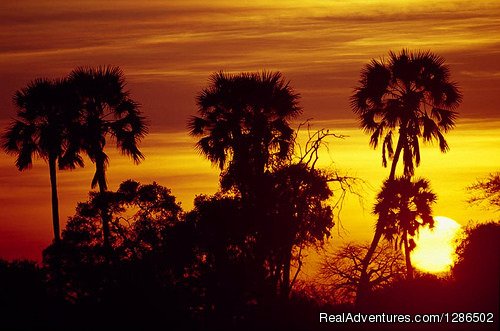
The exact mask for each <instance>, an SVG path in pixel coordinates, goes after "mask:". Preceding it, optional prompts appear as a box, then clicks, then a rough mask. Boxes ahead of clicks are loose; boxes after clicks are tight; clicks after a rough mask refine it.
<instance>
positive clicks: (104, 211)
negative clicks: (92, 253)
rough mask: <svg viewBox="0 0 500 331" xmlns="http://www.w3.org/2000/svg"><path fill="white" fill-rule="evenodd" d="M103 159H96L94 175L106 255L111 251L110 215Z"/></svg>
mask: <svg viewBox="0 0 500 331" xmlns="http://www.w3.org/2000/svg"><path fill="white" fill-rule="evenodd" d="M105 171H106V170H105V159H104V158H102V157H99V158H97V159H96V175H97V183H98V185H99V192H100V194H101V206H100V209H101V219H102V239H103V245H104V251H105V252H106V255H108V253H109V252H110V251H111V244H110V239H109V238H110V230H109V222H110V215H109V210H108V207H107V201H106V196H105V193H106V191H107V184H106V177H105Z"/></svg>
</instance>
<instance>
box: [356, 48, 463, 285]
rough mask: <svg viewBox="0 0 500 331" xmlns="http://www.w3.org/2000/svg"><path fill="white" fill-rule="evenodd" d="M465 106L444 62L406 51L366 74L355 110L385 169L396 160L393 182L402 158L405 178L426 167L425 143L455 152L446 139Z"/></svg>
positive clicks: (377, 233) (373, 65)
mask: <svg viewBox="0 0 500 331" xmlns="http://www.w3.org/2000/svg"><path fill="white" fill-rule="evenodd" d="M461 100H462V95H461V93H460V91H459V90H458V87H457V84H456V83H454V82H452V81H450V73H449V68H448V67H447V66H446V65H445V64H444V59H443V58H442V57H440V56H438V55H436V54H433V53H431V52H415V53H413V52H409V51H408V50H404V49H403V50H402V51H401V52H400V53H399V54H396V53H394V52H392V51H391V52H389V58H388V59H387V60H385V59H382V60H372V61H371V63H369V64H367V65H366V66H365V67H364V68H363V70H362V72H361V79H360V81H359V86H358V87H356V88H355V90H354V94H353V95H352V96H351V107H352V110H353V111H354V113H355V114H357V115H358V117H359V120H360V124H361V127H362V128H363V129H364V130H365V131H366V132H368V133H371V137H370V145H371V146H372V147H374V148H376V147H377V146H378V145H379V144H380V143H382V165H383V166H384V167H385V166H387V159H388V158H389V159H392V164H391V171H390V174H389V180H390V181H391V180H394V178H395V176H396V167H397V164H398V161H399V158H400V156H401V153H402V158H403V174H404V175H405V176H412V175H413V174H414V169H415V166H418V165H419V164H420V145H419V139H420V138H421V139H423V141H424V142H432V141H433V140H437V141H438V143H439V148H440V150H441V151H442V152H446V151H447V150H448V149H449V147H448V144H447V142H446V140H445V138H444V135H443V133H445V132H447V131H448V130H450V129H452V128H453V127H454V125H455V120H456V118H457V113H456V112H455V109H456V108H457V107H458V105H459V104H460V102H461ZM396 136H397V144H396V148H395V149H394V146H393V137H396ZM381 237H382V229H380V228H376V229H375V234H374V237H373V240H372V244H371V246H370V250H368V252H367V255H366V258H365V260H364V263H363V272H362V279H361V282H360V289H359V291H360V292H364V291H366V288H363V287H365V286H366V284H367V275H366V269H367V267H368V263H369V261H370V259H371V255H373V253H374V251H375V248H376V246H377V245H378V242H379V241H380V239H381ZM361 294H362V295H363V293H361Z"/></svg>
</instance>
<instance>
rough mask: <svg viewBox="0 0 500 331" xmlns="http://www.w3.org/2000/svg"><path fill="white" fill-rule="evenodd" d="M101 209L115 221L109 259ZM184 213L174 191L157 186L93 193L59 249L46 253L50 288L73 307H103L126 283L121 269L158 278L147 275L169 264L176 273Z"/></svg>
mask: <svg viewBox="0 0 500 331" xmlns="http://www.w3.org/2000/svg"><path fill="white" fill-rule="evenodd" d="M103 204H105V205H106V210H108V211H109V213H110V216H111V217H110V238H109V239H110V241H109V243H110V245H111V247H112V248H113V250H112V254H111V255H110V256H109V255H108V253H109V252H108V251H107V250H106V247H105V245H104V239H103V237H102V222H101V208H102V206H103ZM181 213H182V209H181V207H180V206H179V204H178V203H177V202H176V201H175V197H174V196H172V195H171V193H170V190H169V189H167V188H165V187H163V186H160V185H158V184H156V183H153V184H147V185H141V184H140V183H138V182H136V181H132V180H128V181H125V182H123V183H122V184H121V185H120V188H119V189H118V190H117V191H116V192H111V191H106V192H104V193H101V192H91V193H90V194H89V200H88V201H87V202H83V203H79V204H78V206H77V208H76V214H75V215H74V216H72V217H70V218H69V220H68V223H67V225H66V229H65V230H64V231H63V233H62V239H61V244H60V245H59V246H58V247H54V246H49V247H48V248H47V249H46V250H45V251H44V264H45V267H46V268H47V270H48V272H49V282H50V283H51V286H53V287H55V288H56V289H57V290H58V291H59V293H61V295H62V296H64V298H65V299H66V300H68V301H70V302H82V301H85V300H96V301H99V300H102V299H103V298H104V296H106V295H108V294H109V291H110V290H111V289H113V286H115V285H116V284H117V282H118V281H123V280H124V278H123V277H124V276H123V275H120V274H119V273H121V272H123V269H127V268H129V267H130V268H134V267H139V266H142V267H143V268H144V269H143V270H142V272H143V273H146V272H151V273H152V274H155V272H158V273H160V271H158V270H154V271H151V270H149V269H148V270H146V269H147V268H153V269H154V268H158V269H161V268H162V267H165V268H167V267H166V266H167V265H168V264H169V262H170V265H171V266H172V267H171V268H173V266H174V263H172V260H173V259H174V255H175V254H180V253H181V250H177V252H174V251H171V250H170V248H171V247H170V245H171V244H170V241H173V239H175V238H174V236H173V235H172V233H173V229H174V228H175V226H176V225H177V224H178V223H179V222H180V216H181ZM179 239H181V238H179ZM184 239H185V238H182V240H184ZM109 261H111V262H112V263H111V264H108V262H109ZM59 268H60V269H61V270H59ZM180 269H182V268H180ZM162 275H163V276H165V270H162ZM164 281H165V282H166V281H167V279H164Z"/></svg>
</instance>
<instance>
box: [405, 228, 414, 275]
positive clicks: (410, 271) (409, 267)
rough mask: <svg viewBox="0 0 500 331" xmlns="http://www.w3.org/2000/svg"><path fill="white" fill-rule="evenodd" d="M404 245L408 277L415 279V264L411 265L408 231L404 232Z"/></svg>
mask: <svg viewBox="0 0 500 331" xmlns="http://www.w3.org/2000/svg"><path fill="white" fill-rule="evenodd" d="M403 245H404V246H405V261H406V279H407V280H412V279H413V266H412V265H411V257H410V246H409V244H408V233H407V232H406V231H404V233H403Z"/></svg>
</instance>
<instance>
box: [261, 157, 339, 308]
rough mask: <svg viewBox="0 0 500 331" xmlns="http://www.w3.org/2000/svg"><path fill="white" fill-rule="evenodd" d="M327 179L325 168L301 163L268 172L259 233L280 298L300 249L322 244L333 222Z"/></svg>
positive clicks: (298, 267)
mask: <svg viewBox="0 0 500 331" xmlns="http://www.w3.org/2000/svg"><path fill="white" fill-rule="evenodd" d="M328 179H329V177H328V175H327V174H326V173H325V172H322V171H320V170H317V169H314V168H310V167H309V166H308V165H307V164H304V163H298V164H290V165H286V166H282V167H280V168H279V169H277V170H276V171H274V172H273V173H272V174H271V175H270V176H269V179H268V182H269V183H271V185H272V188H271V189H270V190H269V191H268V192H269V194H268V195H266V196H265V201H266V202H267V204H266V205H265V206H264V210H265V211H266V212H267V217H265V218H264V219H263V220H264V223H263V224H262V230H261V231H260V233H261V234H262V237H261V240H262V242H263V243H264V246H265V247H266V250H267V251H269V252H270V254H269V256H268V259H267V265H268V268H269V273H270V277H271V279H272V281H273V284H274V286H273V287H274V288H275V289H276V290H279V294H280V296H281V298H283V299H288V297H289V295H290V291H291V289H292V286H293V284H294V282H295V280H296V279H297V275H298V273H299V272H300V271H301V267H302V255H301V254H302V250H303V249H305V248H307V247H311V246H317V247H319V246H321V245H323V243H324V242H325V239H327V238H328V237H330V230H331V229H332V227H333V226H334V224H335V223H334V219H333V212H332V207H331V206H330V205H329V202H330V198H331V197H332V196H333V191H332V189H331V188H330V187H329V185H328ZM294 261H295V262H296V263H297V265H296V266H295V267H296V271H295V274H294V275H293V276H292V275H291V272H292V268H291V267H292V263H293V262H294Z"/></svg>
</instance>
